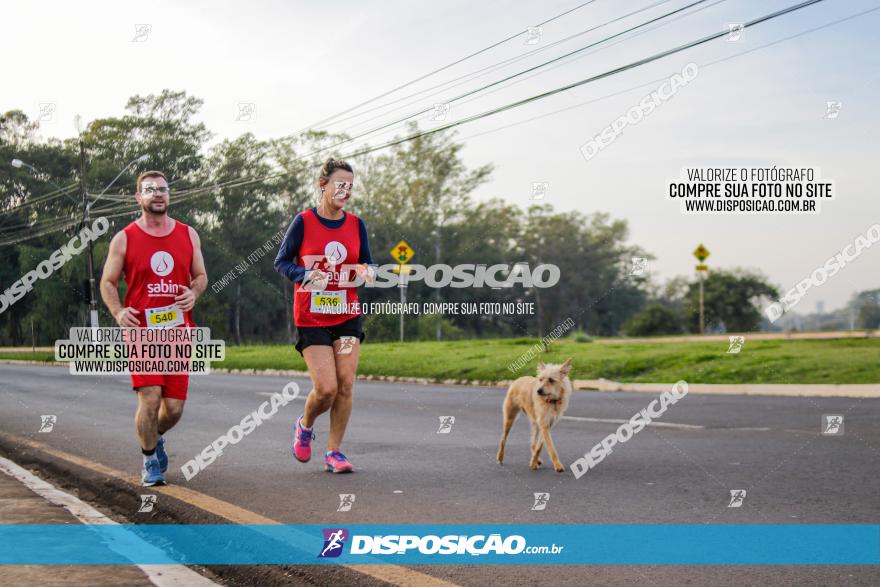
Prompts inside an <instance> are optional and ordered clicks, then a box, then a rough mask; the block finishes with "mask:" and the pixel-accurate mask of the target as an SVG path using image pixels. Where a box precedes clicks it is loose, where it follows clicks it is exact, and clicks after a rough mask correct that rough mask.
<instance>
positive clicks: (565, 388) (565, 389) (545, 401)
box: [498, 358, 572, 473]
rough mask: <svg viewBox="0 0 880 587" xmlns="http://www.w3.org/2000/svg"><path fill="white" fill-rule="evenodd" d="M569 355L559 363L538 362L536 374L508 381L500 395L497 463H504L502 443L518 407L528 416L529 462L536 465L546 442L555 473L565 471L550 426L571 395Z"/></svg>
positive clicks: (563, 409) (539, 463) (564, 408)
mask: <svg viewBox="0 0 880 587" xmlns="http://www.w3.org/2000/svg"><path fill="white" fill-rule="evenodd" d="M569 371H571V358H569V359H566V361H565V362H564V363H563V364H561V365H545V364H544V361H539V362H538V376H537V377H531V376H526V377H520V378H519V379H517V380H516V381H514V382H513V383H511V384H510V388H509V389H508V390H507V397H505V398H504V430H503V431H502V433H501V445H500V446H499V447H498V464H503V463H504V445H505V443H506V442H507V434H508V433H509V432H510V427H511V426H513V421H514V420H516V417H517V415H518V414H519V412H520V410H522V411H523V412H525V413H526V415H527V416H528V417H529V424H530V425H531V427H532V442H531V447H532V460H531V463H530V464H529V466H530V467H531V468H532V469H537V468H538V467H540V466H541V458H540V457H541V449H542V448H543V445H544V444H545V443H546V444H547V452H548V453H549V454H550V460H551V461H553V467H554V468H555V469H556V472H557V473H562V472H563V471H565V467H563V466H562V463H561V462H560V461H559V455H558V454H556V447H555V446H553V439H552V438H550V429H551V428H552V427H553V425H554V424H555V423H556V421H557V420H558V419H559V418H561V417H562V414H563V413H564V412H565V410H566V408H568V400H569V398H570V397H571V390H572V387H571V380H570V379H569V378H568V373H569Z"/></svg>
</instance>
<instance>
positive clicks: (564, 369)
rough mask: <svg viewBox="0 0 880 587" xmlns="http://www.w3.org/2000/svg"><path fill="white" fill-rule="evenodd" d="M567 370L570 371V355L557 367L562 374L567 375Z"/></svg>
mask: <svg viewBox="0 0 880 587" xmlns="http://www.w3.org/2000/svg"><path fill="white" fill-rule="evenodd" d="M569 371H571V357H569V358H567V359H565V362H564V363H563V364H562V366H561V367H560V368H559V372H560V373H562V374H563V375H568V373H569Z"/></svg>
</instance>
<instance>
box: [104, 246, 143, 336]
mask: <svg viewBox="0 0 880 587" xmlns="http://www.w3.org/2000/svg"><path fill="white" fill-rule="evenodd" d="M127 245H128V241H127V239H126V238H125V232H122V231H120V232H117V233H116V235H115V236H114V237H113V240H111V241H110V251H109V253H107V261H105V262H104V269H103V270H102V271H101V299H103V300H104V304H105V305H106V306H107V309H108V310H110V314H111V315H112V316H113V318H114V319H115V320H116V323H117V324H119V326H122V327H123V328H125V327H134V326H140V322H138V319H137V318H135V316H134V315H135V314H140V312H139V311H138V310H135V309H134V308H123V307H122V304H121V303H119V276H120V275H122V269H123V267H124V266H125V249H126V246H127Z"/></svg>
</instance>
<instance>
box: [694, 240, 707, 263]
mask: <svg viewBox="0 0 880 587" xmlns="http://www.w3.org/2000/svg"><path fill="white" fill-rule="evenodd" d="M694 257H696V258H697V259H699V260H700V263H702V262H703V261H705V260H706V259H707V258H708V257H709V249H707V248H706V247H705V246H704V245H703V243H700V244H699V245H698V246H697V248H696V249H694Z"/></svg>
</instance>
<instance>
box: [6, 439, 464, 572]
mask: <svg viewBox="0 0 880 587" xmlns="http://www.w3.org/2000/svg"><path fill="white" fill-rule="evenodd" d="M0 436H2V437H3V438H5V439H6V440H7V442H10V443H13V444H15V445H18V446H26V447H28V448H31V449H33V450H37V451H40V452H43V453H45V454H48V455H51V456H53V457H55V458H57V459H61V460H63V461H67V462H68V463H72V464H74V465H77V466H78V467H82V468H84V469H88V470H90V471H94V472H95V473H98V474H100V475H106V476H107V477H113V478H115V479H119V480H120V481H123V482H125V483H128V484H129V485H133V486H135V487H140V485H141V480H140V477H137V476H135V475H130V474H128V473H123V472H122V471H117V470H116V469H113V468H111V467H108V466H106V465H102V464H100V463H96V462H94V461H90V460H88V459H84V458H83V457H80V456H78V455H75V454H71V453H69V452H65V451H63V450H59V449H57V448H54V447H51V446H49V445H47V444H43V443H42V442H37V441H35V440H30V439H29V438H24V437H22V436H18V435H16V434H9V433H8V432H0ZM150 491H158V492H159V493H162V494H165V495H168V496H171V497H173V498H175V499H178V500H180V501H183V502H185V503H188V504H190V505H192V506H195V507H197V508H199V509H201V510H204V511H206V512H208V513H211V514H214V515H215V516H218V517H220V518H223V519H225V520H228V521H230V522H232V523H234V524H280V523H281V522H278V521H277V520H273V519H272V518H267V517H266V516H261V515H260V514H258V513H256V512H252V511H250V510H246V509H244V508H242V507H239V506H237V505H235V504H232V503H229V502H228V501H223V500H222V499H217V498H216V497H211V496H210V495H207V494H204V493H201V492H200V491H195V490H193V489H189V488H187V487H181V486H179V485H164V486H156V487H151V488H150ZM341 566H344V567H345V568H347V569H350V570H352V571H355V572H358V573H361V574H363V575H367V576H369V577H372V578H374V579H378V580H380V581H385V582H386V583H391V584H392V585H402V586H409V585H418V586H419V587H421V586H423V585H424V586H427V587H457V586H456V584H455V583H450V582H449V581H445V580H443V579H438V578H437V577H432V576H431V575H426V574H425V573H421V572H419V571H415V570H413V569H408V568H406V567H402V566H400V565H341Z"/></svg>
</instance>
